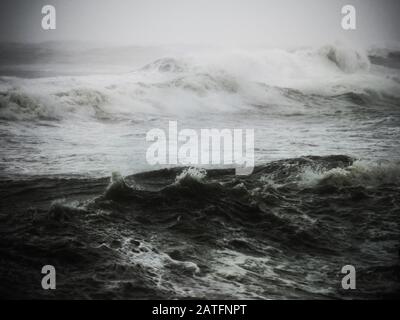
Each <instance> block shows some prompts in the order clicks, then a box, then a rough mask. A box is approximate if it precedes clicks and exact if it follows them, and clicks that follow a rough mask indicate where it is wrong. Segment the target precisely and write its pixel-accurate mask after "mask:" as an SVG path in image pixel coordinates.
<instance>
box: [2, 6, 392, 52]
mask: <svg viewBox="0 0 400 320" xmlns="http://www.w3.org/2000/svg"><path fill="white" fill-rule="evenodd" d="M45 4H52V5H54V6H55V7H56V10H57V29H56V30H52V31H44V30H42V29H41V18H42V14H41V8H42V6H43V5H45ZM345 4H352V5H354V6H355V7H356V10H357V30H356V31H344V30H342V28H341V24H340V21H341V17H342V15H341V7H342V6H343V5H345ZM399 13H400V1H399V0H358V1H357V0H302V1H301V0H196V1H195V0H1V1H0V41H16V42H42V41H50V40H58V41H70V40H78V41H85V42H87V41H93V42H104V43H115V44H141V45H143V44H144V45H146V44H151V45H154V44H155V45H157V44H213V45H215V44H226V45H242V44H243V45H267V46H288V45H289V46H299V45H310V44H319V43H327V42H333V41H335V40H342V41H347V42H351V41H353V42H356V43H358V44H374V43H382V42H399V39H400V32H399V26H400V19H399Z"/></svg>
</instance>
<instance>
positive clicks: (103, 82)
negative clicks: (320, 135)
mask: <svg viewBox="0 0 400 320" xmlns="http://www.w3.org/2000/svg"><path fill="white" fill-rule="evenodd" d="M399 78H400V77H399V75H398V72H397V71H396V70H395V69H390V68H385V67H382V66H371V64H370V62H369V60H368V57H367V54H366V53H365V52H362V51H360V50H354V49H348V48H345V47H342V46H325V47H323V48H319V49H301V50H292V51H290V50H281V49H269V50H253V51H250V50H247V51H246V50H235V51H218V52H208V53H207V52H202V53H198V54H186V55H180V56H176V57H165V58H161V59H157V60H156V61H154V62H153V63H150V64H147V65H145V66H144V67H142V68H139V69H137V70H134V71H131V72H127V73H124V74H115V75H102V76H100V75H98V76H96V75H91V76H75V77H72V76H68V77H66V76H60V77H53V78H41V79H21V78H15V77H2V78H1V81H0V118H2V119H7V120H35V119H39V120H43V119H58V120H61V119H68V118H71V117H72V118H87V117H94V118H100V119H103V118H114V117H120V116H131V115H132V114H133V113H137V112H144V113H158V114H159V113H165V114H185V113H193V112H198V111H209V112H226V111H231V112H236V111H239V112H242V111H245V110H248V109H251V108H255V107H256V108H260V107H261V108H262V109H263V110H264V111H268V110H269V109H273V106H276V105H279V109H280V110H281V112H283V113H284V112H286V110H285V107H286V108H295V109H297V110H301V109H302V107H304V105H306V104H307V100H309V99H311V98H312V99H315V98H316V97H317V98H318V97H321V99H323V98H324V97H336V96H341V95H346V94H349V93H352V94H354V95H364V96H365V95H366V96H367V97H369V98H371V99H375V100H376V99H377V98H378V99H379V97H381V96H382V95H385V96H389V97H394V98H397V97H398V93H399V92H400V90H399V88H400V82H399V81H398V79H399ZM342 97H343V96H342ZM353 102H354V101H353ZM307 110H308V112H312V109H311V110H310V109H309V108H308V109H307ZM274 111H275V112H276V111H277V110H276V109H274ZM277 112H279V110H278V111H277Z"/></svg>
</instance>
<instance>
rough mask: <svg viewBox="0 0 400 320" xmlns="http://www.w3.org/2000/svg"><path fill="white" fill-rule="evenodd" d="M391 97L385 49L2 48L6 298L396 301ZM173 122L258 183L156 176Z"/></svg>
mask: <svg viewBox="0 0 400 320" xmlns="http://www.w3.org/2000/svg"><path fill="white" fill-rule="evenodd" d="M110 57H112V58H110ZM399 99H400V51H396V50H391V49H390V50H389V49H382V48H370V49H368V50H361V49H353V48H348V47H344V46H341V45H338V44H335V45H326V46H321V47H317V48H296V49H290V50H289V49H270V48H269V49H264V48H246V49H235V50H233V49H229V50H228V49H227V50H223V49H221V48H201V47H185V48H183V47H172V46H171V47H166V46H164V47H161V46H158V47H156V46H154V47H139V46H137V47H125V48H117V47H115V48H105V47H97V48H89V47H87V46H86V45H85V44H79V45H75V46H74V48H73V49H72V45H71V44H68V43H66V44H59V43H52V42H49V43H45V44H38V45H19V44H15V43H9V44H2V45H1V47H0V146H1V153H0V159H1V162H0V221H1V222H0V297H2V298H5V299H192V298H197V299H354V298H356V299H375V298H378V299H388V298H398V297H399V296H400V259H399V250H400V229H399V227H400V100H399ZM171 120H173V121H177V123H178V125H179V127H180V128H191V129H195V130H200V129H201V128H217V129H222V128H254V133H255V164H256V165H255V168H254V170H253V172H252V173H251V174H250V175H247V176H239V175H236V174H235V170H234V168H232V167H226V166H222V165H221V166H206V167H202V166H180V165H169V166H151V165H150V164H149V163H148V162H147V161H146V157H145V155H146V150H147V148H148V147H149V143H148V142H147V141H146V133H147V132H148V131H149V130H151V129H153V128H160V129H165V130H167V129H166V128H167V127H168V122H169V121H171ZM44 265H53V266H54V267H55V269H56V270H57V289H56V290H43V289H42V287H41V279H42V277H43V275H42V274H41V269H42V267H43V266H44ZM345 265H352V266H354V268H355V270H356V272H357V273H356V275H357V278H356V280H357V287H356V289H355V290H344V289H343V287H342V278H343V277H344V274H343V273H342V272H341V270H342V267H343V266H345Z"/></svg>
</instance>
